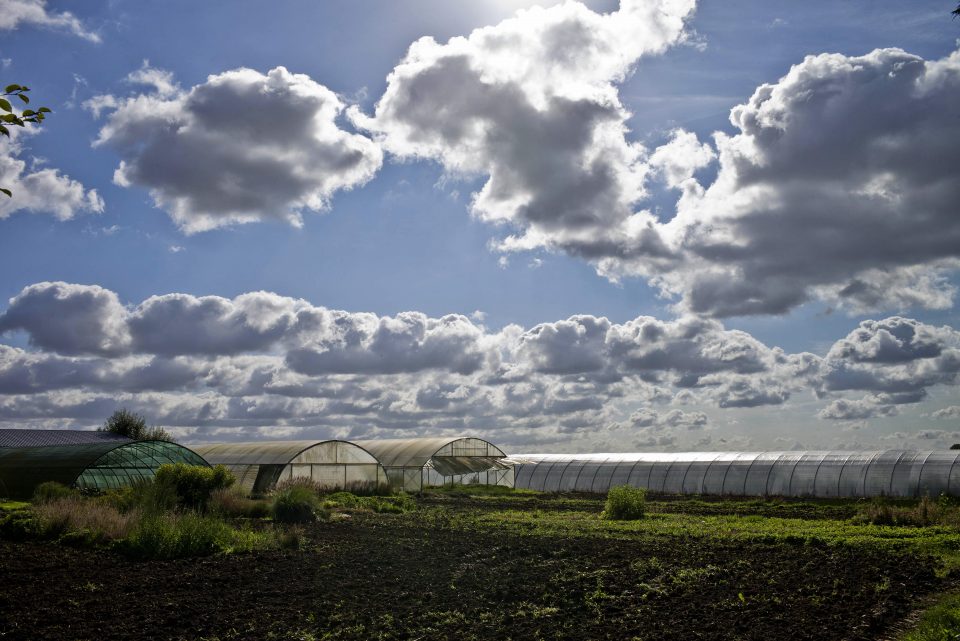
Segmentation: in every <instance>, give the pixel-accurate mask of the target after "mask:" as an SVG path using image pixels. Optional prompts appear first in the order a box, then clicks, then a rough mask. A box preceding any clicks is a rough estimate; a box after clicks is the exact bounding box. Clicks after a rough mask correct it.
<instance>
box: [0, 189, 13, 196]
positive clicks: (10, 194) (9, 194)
mask: <svg viewBox="0 0 960 641" xmlns="http://www.w3.org/2000/svg"><path fill="white" fill-rule="evenodd" d="M0 191H2V192H3V193H5V194H6V195H8V196H10V197H11V198H13V192H12V191H10V190H9V189H4V188H3V187H0Z"/></svg>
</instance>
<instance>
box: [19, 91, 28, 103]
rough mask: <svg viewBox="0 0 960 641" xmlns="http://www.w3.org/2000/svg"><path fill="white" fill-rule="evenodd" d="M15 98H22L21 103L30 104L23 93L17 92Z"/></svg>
mask: <svg viewBox="0 0 960 641" xmlns="http://www.w3.org/2000/svg"><path fill="white" fill-rule="evenodd" d="M17 98H19V99H20V100H22V101H23V104H25V105H29V104H30V99H29V98H27V97H26V96H25V95H23V94H22V93H18V94H17Z"/></svg>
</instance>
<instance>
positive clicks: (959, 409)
mask: <svg viewBox="0 0 960 641" xmlns="http://www.w3.org/2000/svg"><path fill="white" fill-rule="evenodd" d="M930 416H931V417H933V418H939V419H947V418H960V405H951V406H950V407H944V408H943V409H939V410H937V411H936V412H933V413H932V414H931V415H930Z"/></svg>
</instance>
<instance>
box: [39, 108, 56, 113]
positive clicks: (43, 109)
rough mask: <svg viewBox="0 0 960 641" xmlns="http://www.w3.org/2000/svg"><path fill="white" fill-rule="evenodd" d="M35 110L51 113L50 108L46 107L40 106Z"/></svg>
mask: <svg viewBox="0 0 960 641" xmlns="http://www.w3.org/2000/svg"><path fill="white" fill-rule="evenodd" d="M37 111H38V112H39V113H42V114H49V113H53V112H52V111H50V110H49V109H47V108H46V107H40V108H39V109H37Z"/></svg>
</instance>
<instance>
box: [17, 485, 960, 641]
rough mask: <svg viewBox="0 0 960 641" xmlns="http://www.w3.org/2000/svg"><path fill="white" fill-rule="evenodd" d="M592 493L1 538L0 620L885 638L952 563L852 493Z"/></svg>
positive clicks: (439, 498) (280, 634)
mask: <svg viewBox="0 0 960 641" xmlns="http://www.w3.org/2000/svg"><path fill="white" fill-rule="evenodd" d="M602 508H603V502H602V499H601V498H596V497H582V496H581V497H570V496H550V495H536V494H532V493H520V492H517V493H480V494H477V495H470V493H465V492H436V493H432V494H428V495H426V496H424V497H422V498H420V499H419V501H418V509H416V510H415V511H413V512H409V513H406V514H376V513H373V512H370V511H364V510H352V511H351V510H347V511H337V512H335V513H334V514H333V516H332V518H331V519H330V520H329V521H324V522H319V523H315V524H311V525H308V526H303V528H302V529H298V530H296V531H295V537H296V538H298V539H299V547H298V548H296V549H291V550H282V549H269V550H261V551H257V552H250V553H233V554H220V555H216V556H209V557H203V558H193V559H181V560H172V561H135V560H130V559H127V558H125V557H124V556H122V555H120V554H118V553H117V552H116V551H114V550H110V549H76V548H71V547H67V546H64V545H60V544H55V543H50V542H13V541H2V540H0V558H2V559H3V562H2V563H0V586H2V588H0V638H4V639H32V640H34V639H77V640H80V639H90V640H94V639H97V640H101V639H103V640H106V639H131V638H137V639H189V640H199V639H208V640H212V639H219V640H222V641H226V640H228V639H301V640H310V639H316V640H319V639H357V640H361V639H362V640H393V639H397V640H399V639H409V640H414V639H423V640H429V639H458V640H471V639H477V640H479V639H578V640H580V639H617V640H621V639H643V640H656V639H664V640H674V639H675V640H690V639H743V640H747V639H756V640H760V639H763V640H768V639H782V640H788V639H797V640H799V639H804V640H814V639H824V640H827V639H830V640H839V639H849V640H853V639H863V640H876V639H899V638H906V637H904V636H902V635H903V631H904V630H905V629H906V628H907V627H909V626H910V625H911V624H912V622H913V621H915V620H916V618H917V613H918V612H919V610H920V609H921V608H922V607H925V606H929V605H932V604H934V603H935V602H936V601H937V600H938V599H942V598H943V597H942V596H940V595H943V594H949V593H950V591H951V590H953V589H954V587H955V586H954V581H955V579H954V577H955V574H956V572H957V569H958V568H960V531H958V530H957V528H956V527H954V526H943V525H940V526H938V525H928V526H925V527H914V526H907V527H904V526H879V525H870V524H857V523H856V520H855V518H854V517H855V516H856V515H857V514H858V512H860V511H862V508H863V504H862V503H860V504H858V503H850V502H847V503H843V502H821V503H811V502H762V501H750V502H744V501H704V500H681V499H676V500H665V499H664V500H653V501H649V502H648V515H647V516H646V517H645V518H644V519H642V520H638V521H630V522H611V521H606V520H602V519H601V518H600V516H599V513H600V511H601V510H602ZM954 601H955V600H954ZM943 607H946V608H947V609H948V610H949V609H950V608H949V606H943ZM952 607H953V608H954V610H955V608H956V604H955V603H954V605H953V606H952ZM954 610H950V612H952V611H954ZM950 612H948V613H947V618H948V619H949V618H950V616H951V615H950ZM938 625H940V624H939V623H938ZM944 630H946V628H944ZM946 634H950V632H949V631H945V632H944V635H943V636H939V637H930V638H939V639H955V638H958V637H956V636H946Z"/></svg>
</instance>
